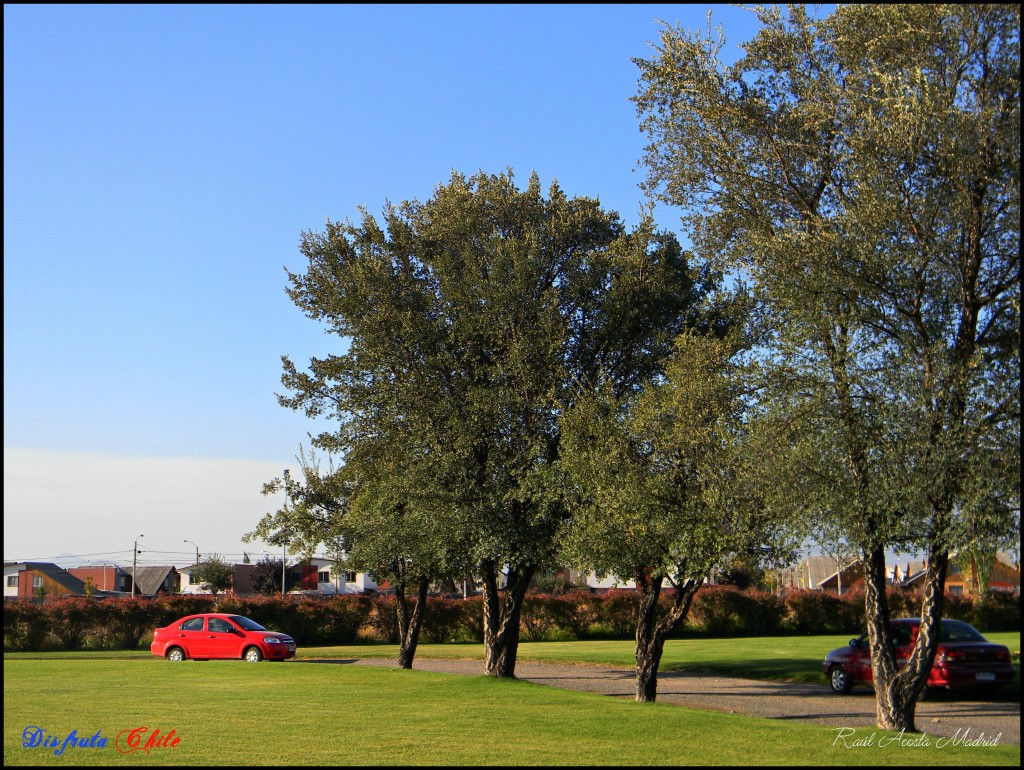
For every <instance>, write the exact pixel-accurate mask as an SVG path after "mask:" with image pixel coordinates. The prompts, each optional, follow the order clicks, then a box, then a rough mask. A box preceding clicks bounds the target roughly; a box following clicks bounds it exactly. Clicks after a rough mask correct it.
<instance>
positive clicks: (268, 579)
mask: <svg viewBox="0 0 1024 770" xmlns="http://www.w3.org/2000/svg"><path fill="white" fill-rule="evenodd" d="M281 572H282V562H281V560H280V559H273V558H271V557H269V556H264V557H263V558H262V559H260V560H259V561H258V562H256V564H255V565H253V568H252V576H251V578H250V579H251V581H252V590H253V593H257V594H262V595H263V596H274V595H275V594H280V593H281ZM285 577H286V581H287V582H286V585H285V591H286V592H287V591H289V590H291V588H292V587H293V586H294V585H295V575H293V574H291V573H287V574H286V575H285Z"/></svg>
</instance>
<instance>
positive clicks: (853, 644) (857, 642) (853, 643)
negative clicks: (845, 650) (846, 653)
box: [850, 639, 860, 650]
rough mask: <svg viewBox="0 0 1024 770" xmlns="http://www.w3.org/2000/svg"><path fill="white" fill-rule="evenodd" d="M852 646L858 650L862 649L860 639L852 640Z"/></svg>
mask: <svg viewBox="0 0 1024 770" xmlns="http://www.w3.org/2000/svg"><path fill="white" fill-rule="evenodd" d="M850 646H851V647H853V649H855V650H856V649H857V648H858V647H860V639H851V640H850Z"/></svg>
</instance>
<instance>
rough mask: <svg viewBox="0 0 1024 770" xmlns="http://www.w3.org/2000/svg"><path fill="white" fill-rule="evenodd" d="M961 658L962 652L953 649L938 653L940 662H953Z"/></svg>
mask: <svg viewBox="0 0 1024 770" xmlns="http://www.w3.org/2000/svg"><path fill="white" fill-rule="evenodd" d="M963 659H964V655H963V654H962V653H959V652H955V651H953V650H944V651H943V652H942V654H941V655H939V662H940V663H955V662H956V661H958V660H963Z"/></svg>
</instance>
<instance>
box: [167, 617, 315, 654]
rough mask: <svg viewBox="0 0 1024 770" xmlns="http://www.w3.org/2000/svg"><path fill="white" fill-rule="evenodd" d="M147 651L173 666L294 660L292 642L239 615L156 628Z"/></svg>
mask: <svg viewBox="0 0 1024 770" xmlns="http://www.w3.org/2000/svg"><path fill="white" fill-rule="evenodd" d="M149 651H150V652H152V653H153V654H154V655H159V656H160V657H162V658H167V660H171V661H175V662H177V661H182V660H185V659H186V658H192V659H194V660H210V659H212V658H233V659H241V660H245V661H247V662H248V663H259V662H260V661H261V660H286V659H288V658H294V657H295V640H294V639H292V638H291V637H290V636H288V634H281V633H278V632H277V631H268V630H267V629H265V628H264V627H263V626H261V625H260V624H259V623H257V622H256V621H255V620H250V619H249V618H246V617H242V616H241V615H229V614H224V613H206V614H203V615H188V616H186V617H184V618H181V619H180V620H176V621H174V622H173V623H171V624H170V625H169V626H164V627H163V628H158V629H157V630H156V631H155V632H154V634H153V643H152V644H151V645H149Z"/></svg>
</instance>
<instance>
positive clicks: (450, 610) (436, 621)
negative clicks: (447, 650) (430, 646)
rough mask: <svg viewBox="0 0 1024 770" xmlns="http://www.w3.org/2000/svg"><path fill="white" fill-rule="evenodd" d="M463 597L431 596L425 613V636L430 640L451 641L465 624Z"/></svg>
mask: <svg viewBox="0 0 1024 770" xmlns="http://www.w3.org/2000/svg"><path fill="white" fill-rule="evenodd" d="M465 611H466V607H465V603H464V600H462V599H442V598H435V597H429V598H428V599H427V606H426V608H425V611H424V613H423V637H424V639H425V640H426V641H428V642H450V641H452V640H453V639H454V638H455V635H456V634H457V633H458V631H459V628H460V627H461V626H462V624H463V622H464V621H463V617H462V615H463V613H464V612H465Z"/></svg>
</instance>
